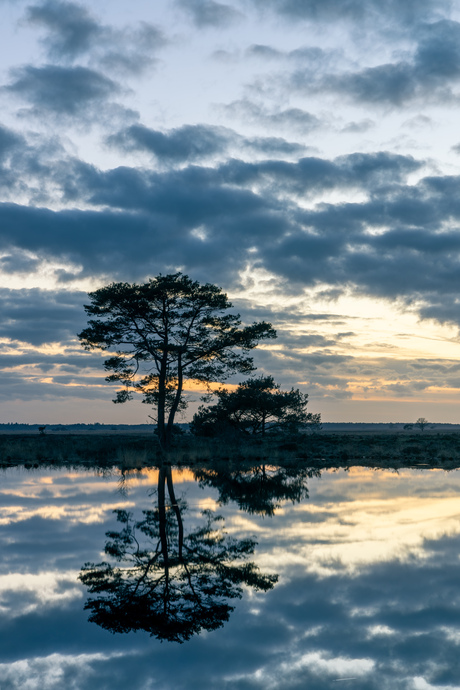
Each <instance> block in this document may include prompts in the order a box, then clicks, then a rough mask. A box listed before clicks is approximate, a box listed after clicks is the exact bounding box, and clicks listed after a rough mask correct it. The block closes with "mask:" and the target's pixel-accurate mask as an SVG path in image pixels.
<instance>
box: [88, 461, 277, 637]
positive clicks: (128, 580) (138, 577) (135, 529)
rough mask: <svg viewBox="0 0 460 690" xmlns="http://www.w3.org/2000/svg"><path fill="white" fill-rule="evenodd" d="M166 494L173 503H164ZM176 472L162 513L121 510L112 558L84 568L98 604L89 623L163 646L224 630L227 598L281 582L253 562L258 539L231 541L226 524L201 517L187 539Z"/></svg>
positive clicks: (161, 482)
mask: <svg viewBox="0 0 460 690" xmlns="http://www.w3.org/2000/svg"><path fill="white" fill-rule="evenodd" d="M166 486H167V488H168V493H169V498H170V502H169V504H167V503H166V500H165V493H166ZM181 509H182V512H183V511H184V510H185V506H183V505H182V506H181V504H180V503H179V502H178V501H177V499H176V497H175V494H174V488H173V482H172V473H171V468H170V467H162V468H161V469H160V471H159V478H158V507H157V509H156V510H145V511H143V515H144V517H143V519H142V520H139V521H134V520H133V517H132V515H131V513H129V512H127V511H125V510H118V511H115V512H116V513H117V520H118V521H119V522H120V523H121V525H122V529H121V530H120V531H118V532H116V531H112V532H107V534H106V536H107V537H108V541H107V543H106V546H105V553H106V555H107V556H108V557H109V558H110V559H111V561H110V562H109V561H106V562H103V563H99V564H94V563H86V564H85V566H84V567H83V568H82V571H81V573H80V575H79V578H80V580H81V581H82V582H83V583H84V584H85V585H86V586H87V587H88V589H89V592H90V594H92V595H93V597H92V598H90V599H88V601H87V602H86V604H85V609H87V610H89V611H91V614H90V616H89V620H90V621H92V622H94V623H97V624H98V625H100V626H102V627H103V628H105V629H106V630H110V631H111V632H114V633H115V632H122V633H126V632H130V631H135V630H145V631H146V632H148V633H150V635H151V636H154V637H157V638H158V639H160V640H169V641H173V642H184V641H186V640H188V639H190V638H191V637H192V635H194V634H196V633H199V632H200V630H203V629H204V630H208V631H211V630H215V629H217V628H219V627H221V626H222V625H223V624H224V623H225V622H226V621H227V620H228V619H229V616H230V613H231V612H232V611H233V608H234V607H233V606H232V605H231V604H229V602H228V600H229V599H235V598H239V597H241V593H242V585H243V584H245V585H248V586H250V587H253V588H254V589H256V590H264V591H266V590H269V589H271V588H272V587H273V585H274V583H275V582H276V581H277V576H276V575H263V574H261V573H260V572H259V570H258V568H257V566H256V565H255V564H254V563H252V562H249V561H248V560H247V559H248V556H250V555H251V554H252V553H253V552H254V547H255V542H254V541H253V540H252V539H239V540H238V539H233V538H230V537H228V536H227V535H226V533H225V532H224V531H223V529H222V523H223V518H222V517H220V516H217V515H213V514H212V513H211V511H203V516H204V525H202V526H201V527H198V528H196V529H194V530H193V531H191V532H189V533H188V534H186V533H185V530H184V526H183V521H182V512H181Z"/></svg>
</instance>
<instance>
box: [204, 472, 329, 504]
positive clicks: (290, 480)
mask: <svg viewBox="0 0 460 690" xmlns="http://www.w3.org/2000/svg"><path fill="white" fill-rule="evenodd" d="M194 474H195V478H196V479H197V480H198V481H199V482H200V484H201V485H202V486H212V487H213V488H215V489H217V490H218V491H219V501H220V503H222V504H224V505H225V504H226V503H228V502H229V501H235V502H236V503H237V505H238V506H239V507H240V508H241V509H242V510H245V511H246V512H247V513H256V514H259V515H273V514H274V512H275V510H276V509H277V508H279V507H280V503H281V501H292V503H299V502H300V501H301V500H302V499H304V498H308V486H307V479H309V478H310V477H313V476H315V477H319V476H321V474H320V472H319V471H318V470H312V469H300V468H296V469H294V468H283V467H271V466H267V465H265V464H263V465H260V466H256V467H251V468H249V469H241V468H237V469H235V470H230V469H229V470H228V471H225V472H218V471H216V470H215V469H209V468H203V469H199V470H194Z"/></svg>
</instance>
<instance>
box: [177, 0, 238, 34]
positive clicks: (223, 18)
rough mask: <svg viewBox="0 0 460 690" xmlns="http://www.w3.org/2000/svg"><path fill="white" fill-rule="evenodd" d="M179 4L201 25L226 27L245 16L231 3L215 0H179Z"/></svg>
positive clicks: (197, 24)
mask: <svg viewBox="0 0 460 690" xmlns="http://www.w3.org/2000/svg"><path fill="white" fill-rule="evenodd" d="M177 4H178V5H179V7H181V8H182V9H184V10H185V11H186V12H187V13H188V14H189V15H190V16H191V17H192V19H193V22H194V23H195V24H196V26H199V27H206V26H213V27H221V28H225V27H227V26H229V25H232V24H234V23H235V22H236V21H240V20H241V19H242V17H243V15H242V14H241V12H239V11H238V10H236V9H235V8H234V7H232V6H231V5H227V4H224V3H220V2H215V1H214V0H177Z"/></svg>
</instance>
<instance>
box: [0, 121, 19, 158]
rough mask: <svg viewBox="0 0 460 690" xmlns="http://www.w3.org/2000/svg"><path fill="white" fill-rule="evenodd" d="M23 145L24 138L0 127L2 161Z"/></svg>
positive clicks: (0, 156) (0, 154)
mask: <svg viewBox="0 0 460 690" xmlns="http://www.w3.org/2000/svg"><path fill="white" fill-rule="evenodd" d="M23 143H24V139H23V137H22V136H20V135H19V134H16V132H13V131H12V130H11V129H7V128H6V127H2V126H1V125H0V161H1V160H2V159H4V158H5V157H6V156H7V155H8V154H10V153H11V152H12V151H13V150H14V149H16V148H17V147H18V146H20V145H22V144H23Z"/></svg>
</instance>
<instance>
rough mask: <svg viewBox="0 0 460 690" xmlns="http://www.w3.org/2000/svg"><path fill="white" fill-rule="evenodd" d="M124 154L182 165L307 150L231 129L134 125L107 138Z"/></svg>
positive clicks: (283, 140) (298, 145)
mask: <svg viewBox="0 0 460 690" xmlns="http://www.w3.org/2000/svg"><path fill="white" fill-rule="evenodd" d="M107 143H108V144H109V146H114V147H117V148H119V149H121V150H122V151H125V152H129V151H144V152H147V153H150V154H152V155H153V156H155V158H156V159H157V160H158V161H161V162H163V163H167V164H181V163H185V162H194V161H200V160H205V159H209V158H214V157H222V156H223V155H224V154H227V153H228V151H229V149H230V150H233V149H235V150H238V151H241V150H244V149H247V150H249V151H257V152H259V153H261V154H266V155H283V154H285V155H299V154H300V153H302V152H305V150H306V147H305V146H302V145H301V144H297V143H295V142H289V141H286V140H285V139H283V138H282V137H252V138H251V137H250V138H245V137H243V136H241V135H239V134H237V132H235V131H234V130H232V129H228V128H227V127H220V126H219V127H218V126H212V125H202V124H199V125H184V126H183V127H178V128H176V129H171V130H169V131H166V132H161V131H158V130H154V129H150V128H148V127H145V126H144V125H137V124H136V125H131V126H130V127H127V128H125V129H123V130H121V131H119V132H118V133H117V134H113V135H111V136H109V137H108V138H107Z"/></svg>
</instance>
